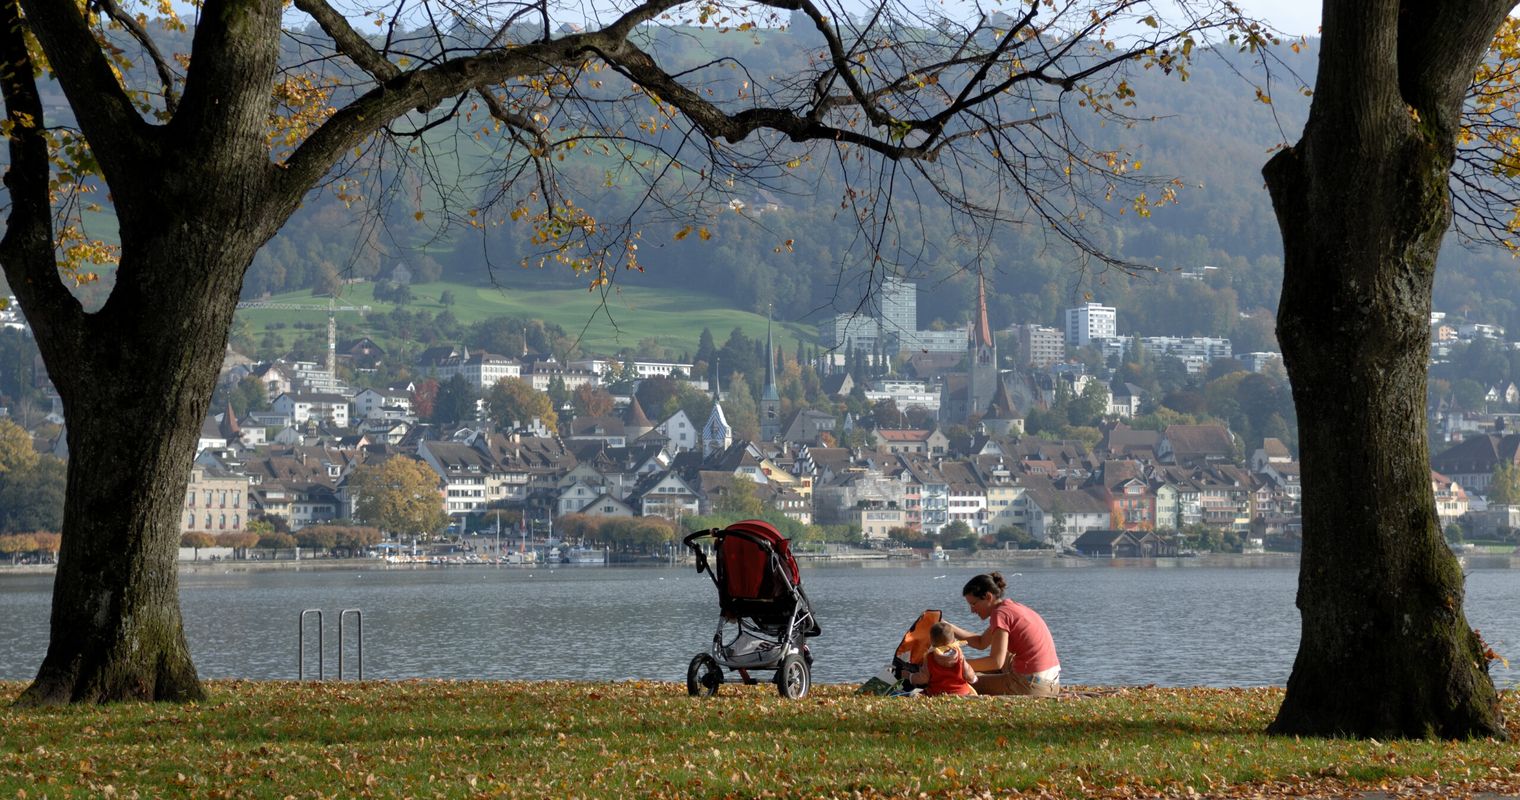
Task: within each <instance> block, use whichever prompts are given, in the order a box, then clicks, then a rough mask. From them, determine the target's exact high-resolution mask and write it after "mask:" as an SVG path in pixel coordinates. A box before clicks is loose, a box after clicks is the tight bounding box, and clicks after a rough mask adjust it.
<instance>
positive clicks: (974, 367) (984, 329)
mask: <svg viewBox="0 0 1520 800" xmlns="http://www.w3.org/2000/svg"><path fill="white" fill-rule="evenodd" d="M999 380H1000V378H999V377H998V359H997V340H995V339H993V338H992V323H991V322H989V321H988V319H987V279H986V278H985V277H983V276H980V275H979V276H977V279H976V308H974V309H972V313H971V325H970V327H969V328H968V329H967V331H966V408H965V419H966V420H968V421H969V420H970V419H971V418H972V417H974V416H980V415H982V414H984V413H986V411H987V407H988V406H989V405H991V404H992V397H993V395H994V394H996V393H997V385H998V383H999Z"/></svg>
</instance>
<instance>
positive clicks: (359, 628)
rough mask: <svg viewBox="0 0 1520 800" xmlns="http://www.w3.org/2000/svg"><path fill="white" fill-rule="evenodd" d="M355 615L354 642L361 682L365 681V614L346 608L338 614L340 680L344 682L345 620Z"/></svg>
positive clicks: (355, 609)
mask: <svg viewBox="0 0 1520 800" xmlns="http://www.w3.org/2000/svg"><path fill="white" fill-rule="evenodd" d="M349 614H353V615H354V642H355V644H356V645H357V650H358V656H359V678H358V679H359V680H361V681H362V680H364V612H363V611H361V610H359V609H357V608H345V609H343V610H342V611H339V612H338V680H340V681H341V680H343V641H344V637H343V620H344V619H346V618H347V617H348V615H349Z"/></svg>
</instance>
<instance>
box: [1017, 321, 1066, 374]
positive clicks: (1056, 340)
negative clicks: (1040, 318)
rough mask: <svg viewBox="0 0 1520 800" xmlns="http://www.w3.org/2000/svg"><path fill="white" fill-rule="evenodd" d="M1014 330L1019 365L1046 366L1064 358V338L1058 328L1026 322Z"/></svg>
mask: <svg viewBox="0 0 1520 800" xmlns="http://www.w3.org/2000/svg"><path fill="white" fill-rule="evenodd" d="M1014 332H1015V333H1016V334H1017V336H1018V340H1019V344H1018V353H1017V357H1018V364H1019V366H1021V367H1030V366H1033V367H1048V366H1050V365H1051V364H1054V363H1056V362H1058V361H1061V360H1062V359H1064V358H1066V339H1065V337H1064V335H1063V334H1062V333H1061V331H1060V330H1057V329H1056V328H1049V327H1046V326H1044V325H1036V324H1034V323H1032V322H1027V323H1025V324H1023V325H1020V326H1018V327H1017V328H1015V329H1014Z"/></svg>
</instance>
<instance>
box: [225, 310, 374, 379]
mask: <svg viewBox="0 0 1520 800" xmlns="http://www.w3.org/2000/svg"><path fill="white" fill-rule="evenodd" d="M237 307H238V310H239V311H242V310H244V309H255V308H267V309H273V310H278V311H320V310H322V307H321V306H310V305H302V304H300V303H270V302H267V301H264V300H246V301H244V302H241V303H238V304H237ZM339 311H357V312H359V313H360V314H368V313H369V312H370V311H371V309H370V307H369V306H340V305H338V301H337V299H336V298H332V297H329V298H327V364H326V367H327V374H328V375H337V374H338V372H337V369H338V312H339Z"/></svg>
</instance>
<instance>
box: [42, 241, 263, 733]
mask: <svg viewBox="0 0 1520 800" xmlns="http://www.w3.org/2000/svg"><path fill="white" fill-rule="evenodd" d="M215 218H216V214H214V213H213V214H210V215H207V216H206V217H203V218H201V221H200V224H192V222H191V221H190V220H187V219H184V218H179V219H175V220H174V221H173V222H170V223H169V224H164V225H160V226H156V230H155V231H154V232H149V235H147V236H143V235H142V234H143V231H142V230H141V229H139V231H138V244H137V246H136V247H134V249H133V250H132V255H131V256H130V257H128V258H127V259H124V261H123V263H122V265H121V271H122V273H123V277H126V276H130V275H134V274H137V275H139V276H142V277H138V278H137V279H136V280H132V281H129V282H128V283H127V284H119V285H118V286H117V287H116V294H113V296H112V298H111V301H110V302H109V303H108V304H107V306H106V307H105V308H103V309H102V310H101V311H99V312H97V313H95V314H92V315H88V317H87V322H86V325H87V326H88V327H89V328H90V330H91V335H90V336H89V337H88V338H89V340H91V341H93V342H94V344H93V345H92V346H90V347H89V348H87V349H86V350H84V351H83V352H82V353H79V354H76V355H75V357H74V359H73V360H72V362H71V363H68V364H56V363H51V362H50V363H49V364H48V367H49V373H50V374H52V375H53V376H54V382H55V385H56V386H57V388H58V392H59V396H60V398H61V399H62V401H63V405H64V411H65V414H66V417H67V419H68V442H69V461H68V494H67V498H66V500H65V505H64V525H63V528H64V531H65V536H64V537H63V544H62V549H61V550H60V552H59V557H58V573H57V577H56V579H55V581H54V585H53V610H52V619H51V631H52V636H51V639H50V641H49V644H48V652H47V656H46V657H45V659H44V660H43V663H42V666H41V668H40V669H39V671H38V673H37V678H36V680H35V681H34V682H33V683H32V685H31V686H30V687H28V689H27V690H26V691H25V692H24V693H23V694H22V696H21V697H20V699H19V701H18V702H20V703H21V704H23V705H51V704H59V703H69V702H104V701H115V700H172V701H184V700H195V699H199V698H201V697H203V696H204V692H203V690H202V688H201V685H200V682H199V680H198V678H197V676H196V672H195V667H194V666H193V665H192V663H191V659H190V653H189V650H188V648H187V646H186V643H185V636H184V631H183V626H182V623H181V617H180V610H179V581H178V577H177V564H176V561H177V555H178V543H179V537H180V534H179V517H180V513H181V509H182V508H183V506H184V497H185V489H186V485H187V483H188V480H189V471H190V464H191V461H192V460H193V458H194V457H195V451H196V443H197V440H198V436H199V430H200V426H201V421H202V419H203V418H204V416H205V414H206V410H207V405H208V403H209V400H210V397H211V392H212V389H213V387H214V386H215V382H216V377H217V374H218V370H219V367H220V365H221V361H222V357H223V352H224V348H225V345H226V337H227V331H228V330H229V328H230V324H231V320H232V315H233V311H234V309H235V308H236V304H237V297H238V291H239V289H240V288H241V283H242V275H243V272H244V270H245V269H246V267H247V265H248V263H249V262H250V261H251V260H252V256H253V252H254V250H255V249H256V247H257V244H256V243H252V242H249V241H247V239H248V237H247V236H246V235H243V236H240V235H232V236H226V235H219V236H213V235H211V234H212V231H213V229H215V230H217V231H220V230H222V229H221V228H220V226H214V225H209V224H207V221H208V220H211V219H215ZM155 264H157V265H162V264H172V265H175V266H176V269H173V270H165V269H163V268H162V267H161V266H159V267H157V268H148V269H144V268H143V267H144V266H145V265H148V266H151V265H155ZM166 272H167V273H170V274H172V275H173V276H175V279H174V280H172V281H169V283H170V284H172V285H162V284H161V283H160V281H158V280H155V279H153V278H149V277H145V276H143V274H144V273H157V274H159V275H162V274H164V273H166ZM118 301H120V302H118Z"/></svg>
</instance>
